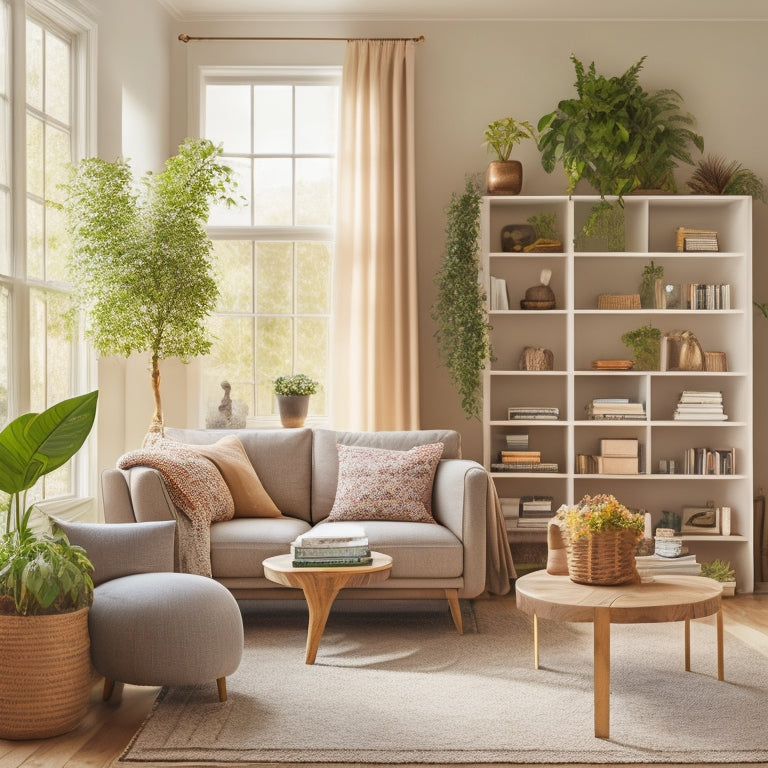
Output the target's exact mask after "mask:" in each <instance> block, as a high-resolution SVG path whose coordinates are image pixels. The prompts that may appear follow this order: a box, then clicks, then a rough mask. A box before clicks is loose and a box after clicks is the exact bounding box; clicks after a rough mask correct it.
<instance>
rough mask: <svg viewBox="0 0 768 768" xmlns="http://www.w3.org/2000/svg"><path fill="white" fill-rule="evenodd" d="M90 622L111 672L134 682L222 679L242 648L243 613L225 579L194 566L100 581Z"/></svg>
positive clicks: (95, 654)
mask: <svg viewBox="0 0 768 768" xmlns="http://www.w3.org/2000/svg"><path fill="white" fill-rule="evenodd" d="M88 626H89V629H90V634H91V658H92V659H93V664H94V666H95V667H96V669H97V670H98V672H99V673H101V674H102V675H104V677H105V678H106V681H105V686H104V698H105V699H108V698H109V697H110V695H111V693H112V689H113V686H114V683H115V682H116V681H119V682H122V683H131V684H133V685H196V684H197V683H202V682H205V681H207V680H211V681H213V680H216V681H217V683H218V690H219V699H220V700H221V701H225V700H226V698H227V689H226V677H227V675H231V674H232V673H233V672H234V671H235V670H236V669H237V668H238V666H239V665H240V659H241V657H242V655H243V620H242V616H241V614H240V609H239V608H238V605H237V601H236V600H235V598H234V597H232V594H231V593H230V592H229V590H228V589H226V587H223V586H222V585H221V584H219V583H218V582H216V581H214V580H213V579H209V578H206V577H205V576H195V575H193V574H189V573H138V574H134V575H131V576H123V577H121V578H117V579H112V580H111V581H106V582H104V583H103V584H100V585H99V586H98V587H97V588H96V590H95V593H94V599H93V606H92V607H91V610H90V614H89V619H88Z"/></svg>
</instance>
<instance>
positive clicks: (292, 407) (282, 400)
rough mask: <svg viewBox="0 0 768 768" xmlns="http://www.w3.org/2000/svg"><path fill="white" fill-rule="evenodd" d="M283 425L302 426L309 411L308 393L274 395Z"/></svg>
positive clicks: (290, 426)
mask: <svg viewBox="0 0 768 768" xmlns="http://www.w3.org/2000/svg"><path fill="white" fill-rule="evenodd" d="M275 397H277V406H278V408H279V410H280V423H281V424H282V425H283V426H284V427H289V428H294V427H303V426H304V422H305V421H306V420H307V412H308V411H309V395H275Z"/></svg>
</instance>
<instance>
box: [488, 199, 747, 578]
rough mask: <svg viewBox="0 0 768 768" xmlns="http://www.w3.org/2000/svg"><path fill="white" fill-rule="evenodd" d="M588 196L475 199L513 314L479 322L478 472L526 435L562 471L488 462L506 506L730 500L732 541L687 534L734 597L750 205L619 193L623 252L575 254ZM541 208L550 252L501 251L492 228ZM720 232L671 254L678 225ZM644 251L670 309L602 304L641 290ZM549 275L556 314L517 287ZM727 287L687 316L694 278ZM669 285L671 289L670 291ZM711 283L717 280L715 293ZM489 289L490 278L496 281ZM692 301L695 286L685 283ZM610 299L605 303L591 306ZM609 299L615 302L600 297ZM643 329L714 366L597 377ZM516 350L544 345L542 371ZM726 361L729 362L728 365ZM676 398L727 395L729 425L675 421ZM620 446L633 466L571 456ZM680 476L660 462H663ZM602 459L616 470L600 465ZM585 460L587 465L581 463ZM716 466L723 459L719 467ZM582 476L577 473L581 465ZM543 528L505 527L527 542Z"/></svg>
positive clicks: (494, 313) (742, 514)
mask: <svg viewBox="0 0 768 768" xmlns="http://www.w3.org/2000/svg"><path fill="white" fill-rule="evenodd" d="M598 202H599V198H598V197H594V196H573V197H566V196H562V197H557V196H554V197H552V196H546V197H543V196H542V197H533V196H517V197H500V196H499V197H497V196H489V197H485V198H483V203H482V206H481V237H482V263H481V269H482V275H481V277H482V280H483V281H484V285H485V288H486V292H487V293H488V295H489V296H490V292H489V289H490V283H491V277H493V278H496V280H495V281H494V282H495V283H497V281H498V280H504V281H505V282H506V287H507V294H508V307H509V308H508V309H496V308H495V306H498V305H497V304H496V302H494V308H493V309H491V305H490V303H489V318H490V323H491V326H492V330H491V345H492V350H493V356H494V360H493V361H491V362H489V363H488V364H487V365H486V370H485V373H484V382H483V395H484V403H483V453H484V461H485V464H486V467H487V468H488V469H489V470H491V465H492V464H496V463H498V461H499V456H500V451H501V450H502V449H504V448H505V446H506V440H507V435H509V434H520V433H527V435H528V447H529V449H530V450H533V451H538V452H540V454H541V461H542V462H547V463H549V464H550V465H551V464H556V465H557V471H556V472H553V471H549V472H525V471H519V472H518V471H515V472H499V471H491V475H492V477H493V479H494V483H495V484H496V487H497V490H498V492H499V496H500V497H501V498H502V499H509V498H519V497H521V496H541V495H549V496H552V497H553V509H557V507H558V506H559V505H560V504H563V503H566V504H572V503H574V502H575V501H578V500H579V499H580V498H581V497H582V496H583V495H584V494H587V493H589V494H595V493H612V494H614V495H615V496H616V497H617V498H618V499H620V500H621V501H622V502H623V503H625V504H626V505H627V506H630V507H633V508H642V509H645V510H646V511H648V512H650V513H651V518H652V521H653V524H654V525H656V524H658V523H659V522H660V520H661V517H662V514H663V513H664V512H673V513H676V514H682V510H683V509H684V508H686V507H700V508H704V507H706V506H707V504H708V503H710V502H711V503H714V505H715V506H716V507H723V506H727V507H730V508H731V534H730V535H728V536H722V535H719V534H717V535H715V534H713V535H707V534H686V535H684V541H685V544H686V545H687V546H688V548H689V549H690V551H691V552H693V553H695V554H696V555H697V558H698V559H699V560H700V561H703V560H710V559H714V558H716V557H720V558H724V559H727V560H730V561H731V562H732V563H733V565H734V567H735V568H736V571H737V582H738V587H737V588H738V590H739V591H741V592H751V591H753V588H754V562H753V487H752V485H753V481H752V477H753V472H752V387H753V382H752V271H751V270H752V200H751V198H749V197H737V196H722V197H720V196H713V197H709V196H688V195H675V196H667V195H648V196H629V197H627V198H625V201H624V203H625V204H624V213H625V247H624V250H623V251H607V250H598V249H597V248H598V247H599V246H595V245H594V243H592V244H591V245H590V247H592V248H596V249H595V250H577V249H576V246H575V244H574V243H575V239H576V236H577V234H578V233H580V232H581V229H582V226H583V223H584V222H585V221H586V220H587V217H588V216H589V214H590V211H591V209H592V207H593V206H594V205H595V204H596V203H598ZM541 214H546V215H552V214H554V217H555V225H556V229H557V231H558V233H559V236H560V237H559V239H560V240H561V241H562V243H563V247H562V250H561V251H560V252H556V253H551V252H547V253H536V252H532V253H526V252H504V251H502V247H501V229H502V227H504V226H508V225H511V224H524V223H526V222H527V221H528V220H529V218H530V217H532V216H538V215H541ZM681 227H684V228H686V229H688V230H706V231H714V232H716V233H717V243H718V248H719V250H717V251H711V250H707V251H679V250H677V241H678V238H679V233H678V229H679V228H681ZM651 260H653V262H654V264H655V265H656V266H661V267H663V268H664V278H663V280H664V285H665V286H666V285H670V286H674V287H675V290H672V289H670V290H672V292H673V293H674V294H675V296H676V298H677V297H678V296H679V295H680V294H682V298H681V300H680V301H679V303H678V301H675V302H670V303H671V304H673V306H675V308H670V309H667V308H666V307H665V308H655V307H654V308H633V309H602V308H601V309H598V296H601V295H602V296H606V295H607V296H613V295H617V296H621V295H632V294H636V293H638V292H639V290H638V287H639V285H640V281H641V277H642V273H643V269H644V267H645V266H646V265H647V264H649V262H650V261H651ZM542 270H549V271H550V272H551V278H550V280H549V285H550V287H551V288H552V290H553V292H554V295H555V306H554V307H553V308H551V309H535V310H533V309H522V308H521V300H522V299H523V298H524V297H525V294H526V290H527V289H528V288H530V287H531V286H535V285H537V284H538V283H539V279H540V275H541V274H542ZM690 284H694V285H705V286H724V285H727V286H728V289H727V290H728V302H727V308H717V309H689V308H688V307H687V296H689V295H690V289H689V287H688V286H689V285H690ZM678 289H679V290H678ZM718 290H719V289H718ZM497 292H498V287H497ZM694 294H695V291H694ZM601 305H602V306H605V305H606V302H605V301H601ZM608 306H611V304H610V302H609V303H608ZM645 325H652V326H653V327H654V328H658V329H659V330H660V331H661V333H662V334H672V333H674V332H678V333H679V332H682V331H690V332H692V333H693V334H695V336H696V338H697V339H698V341H699V343H700V345H701V347H702V349H703V351H704V352H707V353H721V354H719V355H714V356H711V355H709V356H707V357H708V359H709V360H712V359H716V360H717V366H718V367H717V368H716V369H715V368H714V367H713V369H712V370H695V371H692V370H678V369H675V368H673V369H671V370H656V369H655V370H637V369H636V368H634V367H633V368H631V369H608V370H596V369H595V368H594V364H595V361H606V360H608V361H613V360H617V361H622V360H632V359H633V354H632V350H631V349H629V348H628V347H626V346H625V345H624V344H623V343H622V340H621V336H622V335H623V334H625V333H627V332H630V331H632V330H635V329H637V328H639V327H641V326H645ZM525 347H534V348H543V349H546V350H550V351H551V352H552V366H551V369H550V370H521V369H520V361H521V357H522V356H523V350H524V349H525ZM723 361H725V367H726V369H725V370H722V367H723ZM683 392H706V393H711V392H718V393H722V402H723V412H724V413H725V414H727V419H726V420H716V419H714V418H713V419H712V420H709V419H707V418H700V419H695V420H693V419H685V420H680V419H677V418H675V415H674V414H675V410H676V407H677V405H678V403H679V402H680V400H681V394H682V393H683ZM600 399H618V400H627V401H630V402H633V403H642V404H643V406H644V409H643V410H644V414H643V415H642V416H640V417H638V418H622V419H615V420H612V419H610V420H609V419H606V420H603V419H601V420H595V419H593V418H590V417H589V414H588V413H587V410H586V409H587V406H588V405H589V404H590V403H592V402H593V401H594V400H600ZM510 407H516V408H530V407H541V408H557V410H558V414H559V415H558V417H557V418H556V419H530V420H526V419H521V418H515V419H510V418H509V415H510V413H509V408H510ZM614 438H615V439H630V440H632V441H636V442H637V445H638V472H637V473H636V474H597V473H587V472H584V471H583V469H584V466H585V465H584V464H583V463H582V464H581V465H579V464H578V457H579V456H584V455H587V456H593V455H598V454H599V453H600V446H601V444H602V443H601V441H604V440H610V439H614ZM691 449H707V450H709V451H714V452H718V455H719V452H726V451H732V454H733V458H734V460H735V469H734V471H733V473H732V474H692V473H684V469H685V467H686V464H685V457H686V455H687V454H690V452H691ZM673 463H674V467H675V473H674V474H672V473H670V472H669V471H668V469H667V471H666V472H664V471H662V467H665V468H669V467H671V466H672V465H673ZM605 465H606V466H609V467H611V466H622V464H621V463H616V462H613V463H612V462H607V463H605ZM588 466H594V465H588ZM723 466H727V463H726V464H725V465H723ZM577 469H581V470H582V471H577ZM536 535H538V536H539V537H540V539H541V540H542V541H545V540H546V533H545V531H533V532H531V531H530V529H527V530H525V531H519V532H518V531H514V530H513V531H511V532H510V537H511V540H514V539H516V538H517V537H518V536H520V537H525V538H526V539H529V538H530V537H532V536H536Z"/></svg>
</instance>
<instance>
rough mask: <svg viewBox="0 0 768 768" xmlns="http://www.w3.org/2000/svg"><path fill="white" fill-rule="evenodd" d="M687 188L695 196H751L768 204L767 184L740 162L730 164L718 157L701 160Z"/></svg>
mask: <svg viewBox="0 0 768 768" xmlns="http://www.w3.org/2000/svg"><path fill="white" fill-rule="evenodd" d="M687 186H688V190H689V191H690V192H691V193H692V194H694V195H749V196H750V197H752V199H754V200H760V201H761V202H763V203H765V202H768V193H767V192H766V187H765V183H764V182H763V180H762V179H761V178H760V177H759V176H758V175H757V174H756V173H755V172H754V171H750V170H749V168H744V167H743V166H742V165H741V163H740V162H738V160H733V161H732V162H730V163H729V162H727V161H726V159H725V158H724V157H721V156H718V155H707V156H706V157H704V158H702V159H701V160H699V162H698V163H697V165H696V168H695V169H694V171H693V174H692V176H691V178H690V179H689V180H688V182H687Z"/></svg>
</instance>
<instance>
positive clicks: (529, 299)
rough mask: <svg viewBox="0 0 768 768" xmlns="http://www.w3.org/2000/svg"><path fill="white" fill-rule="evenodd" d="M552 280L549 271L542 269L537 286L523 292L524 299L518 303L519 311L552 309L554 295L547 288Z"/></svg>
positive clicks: (553, 306) (550, 271)
mask: <svg viewBox="0 0 768 768" xmlns="http://www.w3.org/2000/svg"><path fill="white" fill-rule="evenodd" d="M551 278H552V270H551V269H542V270H541V275H540V276H539V280H540V283H539V285H534V286H533V287H531V288H529V289H528V290H527V291H526V292H525V298H524V299H522V300H521V301H520V308H521V309H554V308H555V294H554V291H553V290H552V289H551V288H550V287H549V281H550V279H551Z"/></svg>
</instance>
